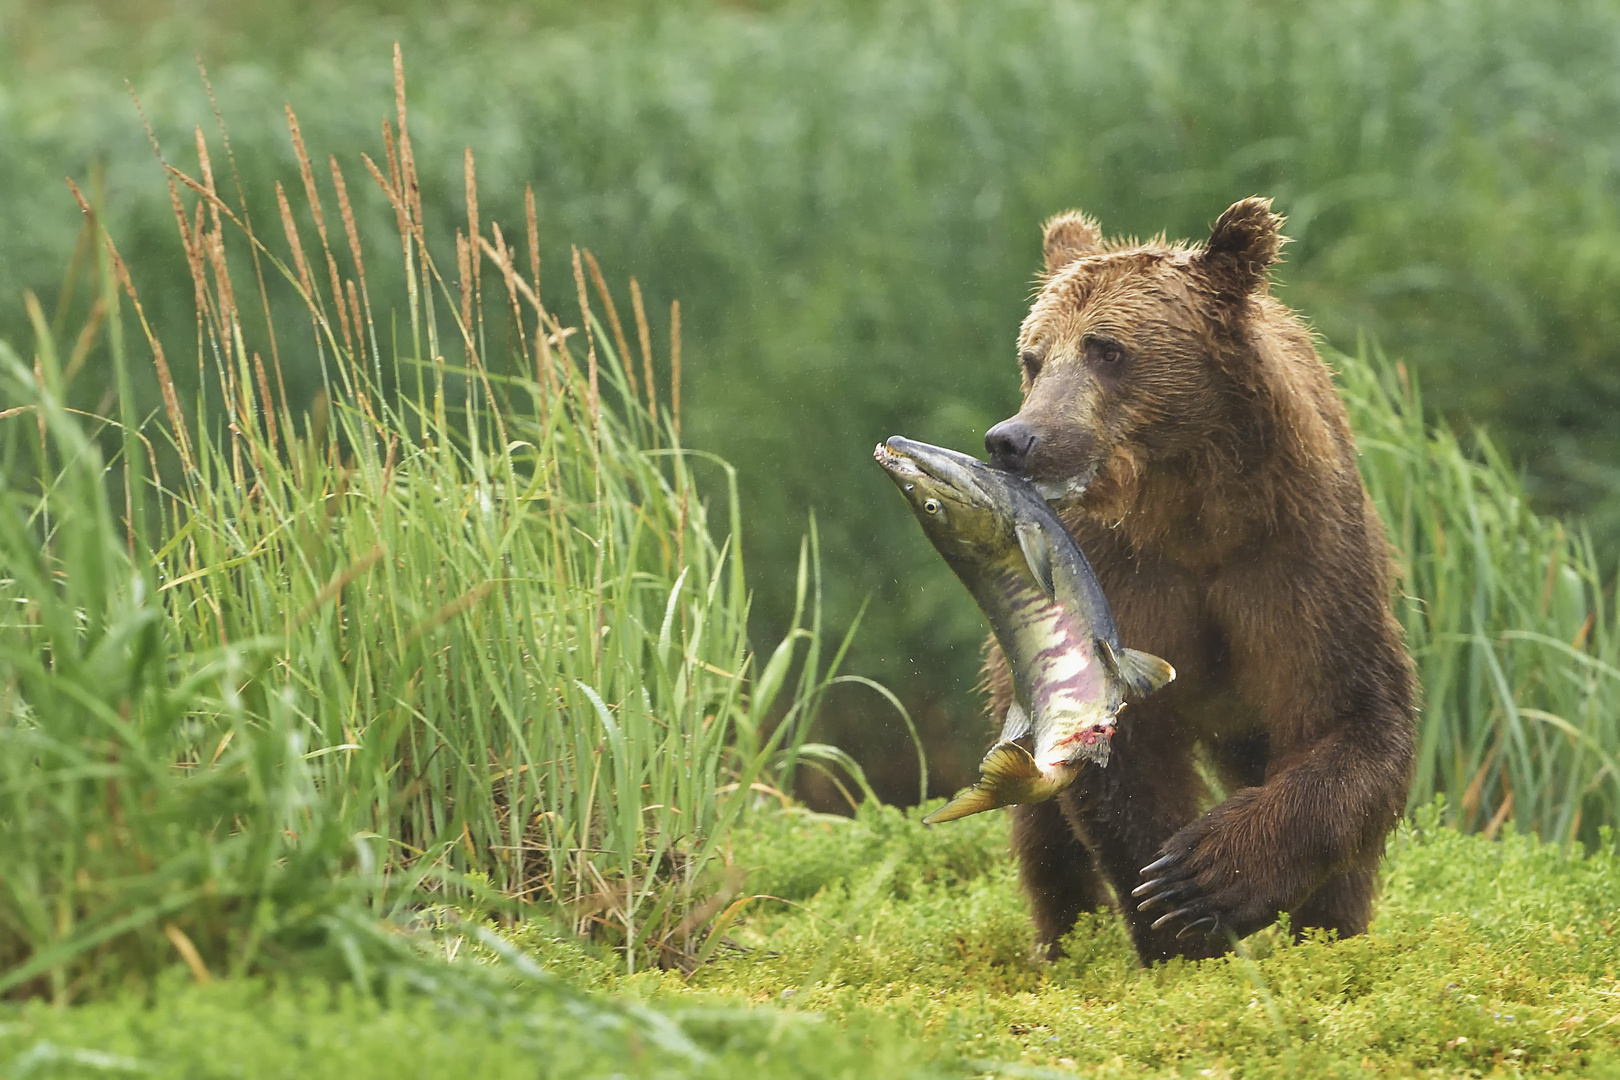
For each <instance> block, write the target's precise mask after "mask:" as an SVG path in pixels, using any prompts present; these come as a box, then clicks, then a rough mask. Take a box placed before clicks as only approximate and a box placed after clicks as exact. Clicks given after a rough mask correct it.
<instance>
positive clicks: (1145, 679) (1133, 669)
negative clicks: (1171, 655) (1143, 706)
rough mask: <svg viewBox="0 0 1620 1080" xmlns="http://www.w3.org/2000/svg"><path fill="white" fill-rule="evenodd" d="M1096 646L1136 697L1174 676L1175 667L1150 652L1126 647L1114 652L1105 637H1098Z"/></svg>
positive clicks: (1155, 688) (1109, 666)
mask: <svg viewBox="0 0 1620 1080" xmlns="http://www.w3.org/2000/svg"><path fill="white" fill-rule="evenodd" d="M1097 646H1098V648H1097V652H1098V654H1099V655H1101V656H1102V659H1103V663H1105V664H1107V665H1108V669H1109V670H1110V671H1112V672H1113V673H1114V675H1115V677H1116V678H1118V679H1119V681H1120V682H1122V683H1124V684H1125V688H1126V689H1127V690H1129V691H1130V692H1131V694H1132V695H1134V696H1136V697H1147V696H1148V695H1149V694H1151V693H1153V691H1155V690H1157V689H1159V688H1160V687H1162V686H1164V685H1165V684H1166V683H1168V682H1170V681H1171V680H1172V679H1174V678H1175V677H1176V669H1175V668H1173V667H1171V666H1170V665H1169V664H1168V663H1166V662H1165V661H1163V660H1160V659H1159V658H1158V657H1157V656H1154V655H1153V654H1152V653H1145V652H1138V651H1137V650H1135V649H1126V648H1121V649H1120V650H1118V651H1117V652H1116V651H1115V650H1114V647H1113V646H1112V645H1111V644H1109V643H1108V639H1107V638H1098V639H1097Z"/></svg>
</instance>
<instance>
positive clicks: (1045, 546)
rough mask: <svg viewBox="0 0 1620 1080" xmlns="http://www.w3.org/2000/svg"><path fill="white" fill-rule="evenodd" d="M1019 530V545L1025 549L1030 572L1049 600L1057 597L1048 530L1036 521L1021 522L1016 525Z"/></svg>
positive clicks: (1025, 557)
mask: <svg viewBox="0 0 1620 1080" xmlns="http://www.w3.org/2000/svg"><path fill="white" fill-rule="evenodd" d="M1016 529H1017V532H1018V546H1019V547H1020V548H1022V549H1023V551H1024V561H1025V562H1027V563H1028V564H1029V572H1030V573H1031V574H1034V575H1035V581H1036V583H1037V584H1039V585H1040V587H1041V589H1042V590H1043V591H1044V592H1045V593H1046V598H1047V599H1048V600H1056V599H1057V586H1056V585H1054V584H1053V583H1052V543H1051V541H1050V540H1048V539H1047V538H1046V530H1045V529H1043V528H1041V527H1040V526H1039V525H1037V524H1035V523H1034V522H1023V521H1021V522H1019V523H1018V525H1017V526H1016Z"/></svg>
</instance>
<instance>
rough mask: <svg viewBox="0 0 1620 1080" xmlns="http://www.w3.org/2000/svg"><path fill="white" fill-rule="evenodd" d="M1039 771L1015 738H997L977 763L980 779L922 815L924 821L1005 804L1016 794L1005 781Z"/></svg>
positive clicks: (1032, 776) (1032, 775)
mask: <svg viewBox="0 0 1620 1080" xmlns="http://www.w3.org/2000/svg"><path fill="white" fill-rule="evenodd" d="M1040 775H1041V770H1040V766H1038V765H1036V764H1035V759H1034V758H1033V757H1030V755H1029V751H1028V750H1025V749H1024V748H1023V747H1022V746H1019V745H1018V744H1017V743H1015V742H1005V741H1003V742H998V743H996V745H994V746H992V747H991V748H990V752H989V753H988V754H986V755H984V760H983V761H981V762H980V763H979V782H978V783H976V784H974V785H973V786H972V787H970V788H968V789H967V790H965V791H963V792H961V793H960V794H958V795H957V796H956V798H954V799H952V800H951V801H950V802H948V803H946V804H945V805H944V806H942V807H940V808H939V809H938V810H935V811H934V812H933V813H932V814H929V815H928V816H927V817H925V818H923V824H924V825H938V824H940V823H941V822H945V821H955V820H956V819H957V818H965V817H967V816H968V815H969V814H982V813H984V811H986V810H994V809H995V808H996V807H998V806H1006V805H1007V804H1008V803H1010V802H1012V800H1013V798H1015V797H1016V795H1017V789H1016V788H1015V789H1014V791H1011V792H1009V791H1008V790H1007V788H1008V785H1012V784H1016V782H1017V781H1020V780H1025V781H1027V780H1034V779H1036V778H1037V777H1039V776H1040Z"/></svg>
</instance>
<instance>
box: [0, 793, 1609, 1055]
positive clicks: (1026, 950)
mask: <svg viewBox="0 0 1620 1080" xmlns="http://www.w3.org/2000/svg"><path fill="white" fill-rule="evenodd" d="M1435 818H1436V815H1435V814H1434V813H1433V812H1432V811H1431V812H1428V813H1424V814H1420V815H1418V821H1417V823H1416V824H1414V825H1411V826H1407V827H1403V829H1402V831H1401V832H1400V833H1399V835H1398V836H1397V837H1396V838H1395V839H1394V841H1393V842H1392V844H1391V847H1390V854H1389V859H1388V861H1387V864H1386V868H1385V877H1384V893H1383V897H1382V900H1381V902H1380V907H1379V913H1378V917H1377V920H1376V922H1375V924H1374V926H1373V929H1372V931H1371V932H1370V933H1369V934H1367V935H1366V936H1364V937H1361V938H1357V939H1354V940H1350V941H1331V940H1324V939H1313V940H1309V941H1306V942H1303V943H1299V944H1294V943H1291V942H1290V941H1289V940H1288V938H1287V937H1286V936H1285V935H1283V934H1281V933H1280V932H1278V931H1276V930H1270V931H1264V932H1262V933H1261V934H1258V935H1256V936H1255V937H1254V938H1251V939H1250V940H1249V941H1248V942H1247V943H1246V950H1245V952H1246V955H1241V956H1233V957H1227V958H1224V959H1219V960H1213V961H1207V962H1204V963H1198V964H1180V963H1177V964H1170V965H1166V966H1161V967H1158V968H1155V969H1153V970H1150V971H1143V970H1140V969H1138V968H1137V967H1136V966H1135V963H1134V960H1133V957H1132V954H1131V952H1130V948H1129V945H1128V942H1127V940H1126V937H1125V934H1124V932H1123V929H1122V928H1121V926H1120V924H1119V923H1118V921H1117V920H1116V919H1115V918H1114V917H1113V916H1111V915H1109V914H1106V913H1099V914H1097V915H1094V916H1089V917H1087V918H1086V919H1085V920H1083V921H1082V924H1081V925H1080V926H1079V927H1078V928H1077V929H1076V930H1075V932H1074V934H1073V935H1072V936H1071V938H1070V939H1069V951H1070V957H1069V958H1068V959H1066V960H1064V961H1062V962H1060V963H1057V964H1054V965H1047V964H1041V963H1037V962H1034V961H1032V960H1031V959H1030V954H1031V934H1030V927H1029V921H1028V916H1027V913H1026V911H1025V909H1024V905H1023V901H1022V899H1021V898H1020V896H1019V894H1018V890H1017V886H1016V879H1015V871H1014V867H1013V865H1012V863H1011V861H1010V859H1008V858H1007V856H1006V853H1005V849H1006V826H1005V822H1004V821H1003V820H1002V819H1001V818H1000V816H999V815H984V816H983V817H980V818H973V819H968V820H965V821H962V822H956V823H952V824H951V825H949V826H945V827H940V828H934V829H927V828H924V827H923V826H921V825H920V824H919V823H918V822H917V820H916V816H915V814H905V813H901V812H900V811H897V810H893V809H890V808H872V809H869V810H865V811H863V812H862V813H861V814H860V815H859V816H858V817H857V818H856V819H854V820H849V819H842V818H828V817H824V816H820V815H813V814H808V813H804V812H790V813H785V814H768V815H762V816H761V817H760V818H759V819H758V820H757V821H756V823H755V824H754V825H753V826H752V827H751V828H749V829H747V830H745V831H742V832H739V833H738V834H737V836H736V837H735V841H734V844H733V847H732V850H731V858H732V861H733V863H734V865H735V866H737V867H738V868H746V869H749V870H750V871H751V872H750V873H749V875H748V878H747V879H746V880H747V884H746V886H745V889H746V892H745V893H744V895H750V894H756V893H758V894H769V895H771V896H774V897H777V898H779V899H776V900H768V899H758V900H753V901H749V902H747V903H744V904H743V905H741V906H740V908H739V909H738V914H737V918H736V919H735V921H733V922H731V923H730V925H729V928H728V929H726V930H725V932H724V943H723V944H719V945H718V947H717V949H716V951H715V959H714V961H713V962H712V963H710V964H709V965H707V966H706V967H704V968H702V969H700V970H699V971H698V972H697V973H695V974H694V975H693V976H691V977H690V978H683V977H682V976H681V975H679V974H678V973H675V972H665V971H651V972H643V973H638V974H636V975H633V976H626V975H624V974H622V973H621V972H620V970H619V968H618V965H617V964H616V963H615V962H614V959H613V958H612V957H611V956H608V955H605V954H603V953H600V952H595V951H592V950H591V949H588V948H585V947H581V946H579V945H578V944H576V943H575V942H573V941H572V940H565V939H563V938H560V937H558V936H556V935H555V933H554V932H553V931H552V930H550V929H549V928H548V927H546V926H544V925H542V924H540V923H531V924H527V925H526V926H523V927H522V928H520V929H519V930H517V931H516V932H515V933H514V934H513V935H512V937H513V939H514V940H515V941H516V943H517V944H519V945H521V946H522V947H524V948H525V949H526V950H528V951H529V952H531V953H532V954H533V955H535V956H536V957H537V958H538V959H539V960H540V961H541V962H542V964H543V965H544V966H545V967H546V968H547V969H548V970H549V971H551V972H552V973H553V974H555V975H558V976H561V977H562V978H564V979H566V980H567V981H569V982H571V983H574V984H576V985H580V986H584V987H587V988H589V989H591V990H592V991H593V992H594V993H595V994H597V995H598V996H599V997H600V998H602V999H603V1000H606V1001H612V1002H616V1003H617V1004H619V1005H621V1006H628V1007H630V1008H631V1009H632V1010H635V1009H642V1010H647V1011H648V1012H650V1013H652V1014H657V1015H661V1016H664V1017H667V1018H670V1019H673V1020H674V1021H675V1022H676V1023H677V1024H678V1025H679V1026H680V1029H681V1031H683V1032H684V1033H685V1036H686V1037H689V1038H690V1040H691V1050H692V1052H691V1053H674V1052H671V1051H670V1049H669V1048H668V1047H665V1046H657V1045H650V1044H649V1042H648V1040H647V1038H646V1036H645V1035H644V1034H640V1035H630V1034H622V1035H620V1034H615V1033H614V1032H606V1033H604V1032H600V1031H596V1032H592V1031H586V1030H583V1029H582V1028H580V1027H579V1026H572V1027H571V1026H570V1024H569V1021H568V1018H567V1016H566V1015H561V1014H558V1013H557V1012H555V1011H552V1012H550V1013H546V1012H545V1011H544V1010H539V1011H537V1012H535V1013H533V1014H530V1015H528V1016H525V1014H523V1013H522V1011H521V1010H519V1011H517V1012H513V1011H512V1010H510V1009H507V1010H497V1011H487V1010H481V1008H480V1007H479V1006H478V1004H477V1003H476V1002H463V1003H462V1004H461V1005H459V1006H453V1007H452V1006H447V1005H446V1004H445V1002H444V1001H443V1000H438V1001H437V1002H435V1000H433V998H432V995H431V994H428V995H423V994H420V993H412V992H402V993H401V994H400V995H399V996H398V997H397V999H389V1000H390V1003H389V1004H382V1003H379V1002H378V1001H374V1000H368V999H364V998H361V997H359V996H357V995H355V994H353V993H350V992H348V991H346V990H344V991H335V992H334V991H331V990H328V989H325V988H323V987H319V986H309V985H305V986H282V987H277V988H270V987H267V986H265V985H264V984H260V983H225V984H221V983H215V984H213V985H211V986H208V987H196V986H190V985H185V984H183V983H182V982H181V981H180V979H179V978H176V979H174V980H173V981H171V982H169V983H167V984H166V985H165V986H164V987H163V988H162V989H161V990H160V992H159V993H158V994H157V995H156V1000H157V1002H158V1004H157V1005H155V1006H152V1007H147V1006H144V1005H142V1004H140V1003H139V1002H136V1001H132V1000H126V1001H123V1002H110V1003H105V1004H98V1005H92V1006H87V1007H83V1008H76V1009H70V1010H65V1011H54V1010H51V1009H49V1008H47V1007H44V1006H41V1005H33V1006H28V1007H23V1008H13V1009H11V1010H10V1011H9V1012H8V1013H7V1014H5V1015H4V1016H0V1068H5V1069H8V1070H9V1072H8V1075H12V1076H81V1075H82V1076H89V1075H107V1074H109V1073H111V1074H115V1075H122V1074H129V1075H137V1074H138V1075H157V1076H176V1077H180V1076H184V1077H192V1076H196V1077H215V1076H218V1077H226V1076H233V1077H326V1076H341V1077H343V1078H344V1080H365V1078H369V1077H373V1076H376V1077H384V1076H387V1077H439V1076H446V1077H448V1076H480V1077H519V1076H547V1077H549V1076H557V1077H574V1076H580V1077H586V1076H610V1075H624V1076H694V1077H696V1076H716V1077H730V1076H736V1077H750V1078H754V1077H777V1076H786V1077H806V1078H809V1077H851V1078H855V1077H905V1076H929V1075H940V1076H975V1075H976V1076H1004V1077H1015V1076H1048V1075H1052V1076H1056V1075H1076V1074H1078V1075H1084V1076H1098V1077H1114V1076H1213V1077H1221V1076H1373V1075H1380V1076H1388V1075H1396V1076H1404V1075H1411V1076H1521V1075H1571V1076H1573V1075H1579V1076H1617V1077H1620V978H1617V976H1620V939H1617V937H1616V934H1615V931H1616V930H1617V929H1620V914H1617V912H1616V910H1615V907H1616V905H1615V898H1616V897H1617V896H1620V856H1617V855H1616V854H1615V852H1614V850H1613V846H1612V845H1610V846H1609V847H1608V848H1606V849H1605V850H1601V851H1598V852H1596V853H1594V854H1589V855H1588V854H1583V853H1580V852H1578V851H1575V852H1572V851H1570V850H1569V849H1566V848H1560V847H1554V846H1550V845H1545V844H1542V843H1540V842H1539V841H1537V840H1535V839H1534V838H1530V837H1523V836H1515V835H1508V836H1506V837H1505V838H1503V839H1500V840H1496V841H1494V842H1493V841H1487V840H1485V839H1483V838H1480V837H1478V836H1464V835H1461V834H1458V833H1456V832H1454V831H1452V830H1449V829H1443V828H1439V827H1436V826H1435V825H1434V824H1433V822H1434V820H1435ZM470 954H471V953H470V950H469V951H468V952H464V953H463V956H462V959H461V961H460V962H468V961H467V958H468V956H469V955H470ZM176 974H177V975H178V974H179V973H176ZM497 1012H498V1013H499V1015H498V1016H497Z"/></svg>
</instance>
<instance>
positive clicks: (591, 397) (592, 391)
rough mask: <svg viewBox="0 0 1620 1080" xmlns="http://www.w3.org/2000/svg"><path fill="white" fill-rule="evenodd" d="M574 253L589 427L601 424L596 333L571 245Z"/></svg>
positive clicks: (589, 301) (587, 298)
mask: <svg viewBox="0 0 1620 1080" xmlns="http://www.w3.org/2000/svg"><path fill="white" fill-rule="evenodd" d="M571 250H572V251H573V255H574V288H575V289H576V291H577V292H578V295H579V317H580V319H581V321H582V324H583V325H584V327H585V406H586V409H587V410H588V411H589V412H590V416H591V429H592V431H593V432H594V431H596V430H597V429H598V428H599V427H600V426H601V419H602V411H601V406H600V400H601V399H600V397H599V390H598V387H597V372H596V333H595V332H594V330H593V329H592V327H591V299H590V297H589V296H587V295H586V294H585V272H584V270H583V269H581V267H580V265H579V248H578V247H572V245H571Z"/></svg>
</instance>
